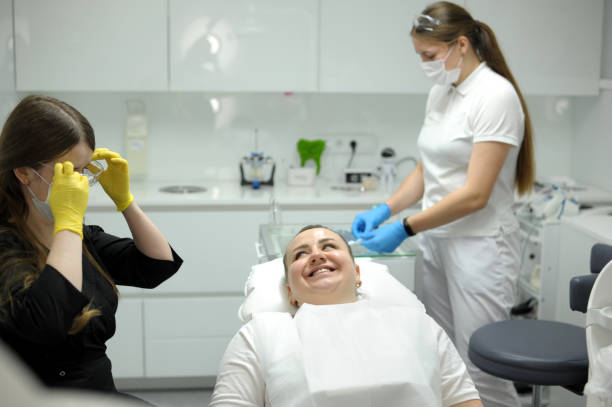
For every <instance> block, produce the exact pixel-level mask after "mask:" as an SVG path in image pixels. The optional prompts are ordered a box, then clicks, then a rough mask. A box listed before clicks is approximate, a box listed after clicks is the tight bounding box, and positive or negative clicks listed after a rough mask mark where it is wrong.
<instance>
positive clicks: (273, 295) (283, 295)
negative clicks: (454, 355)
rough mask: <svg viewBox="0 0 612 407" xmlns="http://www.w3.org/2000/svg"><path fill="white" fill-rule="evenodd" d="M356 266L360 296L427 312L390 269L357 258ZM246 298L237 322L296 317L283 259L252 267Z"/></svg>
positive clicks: (245, 292) (247, 282) (239, 311)
mask: <svg viewBox="0 0 612 407" xmlns="http://www.w3.org/2000/svg"><path fill="white" fill-rule="evenodd" d="M355 263H356V264H358V265H359V269H360V272H361V282H362V285H361V287H360V288H359V289H358V290H357V291H358V294H359V296H361V297H363V298H369V299H375V300H376V301H378V302H381V303H385V304H394V305H407V306H413V307H418V308H421V309H423V310H424V309H425V308H424V306H423V304H422V303H421V301H419V300H418V299H417V297H416V295H414V294H413V293H412V291H410V290H409V289H407V288H406V287H405V286H404V285H402V284H401V283H400V282H399V281H398V280H396V279H395V277H393V276H392V275H391V274H390V273H389V269H388V267H387V266H385V265H383V264H380V263H376V262H374V261H372V260H371V259H370V258H365V257H358V258H356V259H355ZM244 295H245V297H246V298H245V299H244V301H243V302H242V305H241V306H240V309H239V310H238V318H240V320H241V321H242V322H245V323H246V322H248V321H250V320H251V318H252V316H253V314H254V313H257V312H289V313H291V315H293V314H295V312H296V311H297V308H296V307H294V306H292V305H290V304H289V300H288V297H287V288H286V282H285V269H284V267H283V259H280V258H279V259H275V260H272V261H269V262H267V263H262V264H257V265H254V266H253V267H251V273H250V274H249V277H248V278H247V281H246V283H245V286H244Z"/></svg>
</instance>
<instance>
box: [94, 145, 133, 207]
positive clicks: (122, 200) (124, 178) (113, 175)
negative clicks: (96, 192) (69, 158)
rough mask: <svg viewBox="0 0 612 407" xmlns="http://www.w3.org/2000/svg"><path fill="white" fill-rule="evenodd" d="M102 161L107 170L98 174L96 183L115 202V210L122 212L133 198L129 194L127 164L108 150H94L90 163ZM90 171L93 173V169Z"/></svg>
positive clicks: (116, 154)
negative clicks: (104, 162) (97, 182)
mask: <svg viewBox="0 0 612 407" xmlns="http://www.w3.org/2000/svg"><path fill="white" fill-rule="evenodd" d="M102 159H104V160H106V163H107V165H108V168H107V169H106V170H104V172H103V173H102V174H100V176H99V177H98V181H99V182H100V184H102V188H104V191H105V192H106V194H107V195H108V196H109V197H110V198H111V199H112V200H113V202H115V205H116V206H117V210H118V211H119V212H123V211H124V210H126V209H127V207H128V206H130V204H131V203H132V201H133V200H134V196H133V195H132V193H131V192H130V171H129V167H128V162H127V160H125V159H123V158H121V156H120V155H119V154H118V153H115V152H113V151H110V150H109V149H108V148H96V149H95V151H94V152H93V155H92V156H91V161H96V160H102ZM90 166H91V164H90ZM92 167H93V166H92ZM88 168H89V167H88ZM91 170H92V171H94V169H93V168H91Z"/></svg>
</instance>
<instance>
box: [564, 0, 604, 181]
mask: <svg viewBox="0 0 612 407" xmlns="http://www.w3.org/2000/svg"><path fill="white" fill-rule="evenodd" d="M603 31H604V32H603V47H602V77H603V78H606V79H612V0H606V2H605V9H604V29H603ZM570 53H571V52H570ZM575 115H576V116H575V119H574V121H575V137H574V141H573V144H574V149H573V150H574V152H573V157H572V174H573V175H574V177H575V178H576V179H578V180H580V181H582V182H584V183H589V184H591V185H596V186H599V187H601V188H604V189H606V190H609V191H612V89H606V90H602V91H601V94H600V95H599V97H597V98H577V100H576V110H575Z"/></svg>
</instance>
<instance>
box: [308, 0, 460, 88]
mask: <svg viewBox="0 0 612 407" xmlns="http://www.w3.org/2000/svg"><path fill="white" fill-rule="evenodd" d="M428 3H430V2H429V1H423V0H379V1H371V0H321V40H320V62H319V64H320V70H319V75H320V78H319V90H320V91H321V92H351V93H426V92H427V91H428V90H429V88H430V87H431V81H429V80H428V79H427V78H426V77H425V75H424V74H423V72H422V70H421V68H420V66H419V58H418V57H417V55H416V53H415V52H414V47H413V45H412V39H411V37H410V30H411V28H412V22H413V20H414V18H415V17H416V16H417V15H419V14H420V12H421V11H422V10H423V9H424V8H425V6H426V5H427V4H428ZM460 3H461V2H460Z"/></svg>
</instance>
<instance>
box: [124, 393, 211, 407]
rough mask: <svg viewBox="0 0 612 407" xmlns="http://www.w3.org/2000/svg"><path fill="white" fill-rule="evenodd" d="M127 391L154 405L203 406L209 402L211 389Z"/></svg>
mask: <svg viewBox="0 0 612 407" xmlns="http://www.w3.org/2000/svg"><path fill="white" fill-rule="evenodd" d="M128 393H129V394H131V395H133V396H136V397H138V398H141V399H143V400H145V401H148V402H149V403H151V404H153V405H154V406H156V407H196V406H197V407H202V406H204V407H205V406H208V403H209V402H210V395H211V394H212V389H193V390H165V391H159V390H155V391H150V390H141V391H130V392H128Z"/></svg>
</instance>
